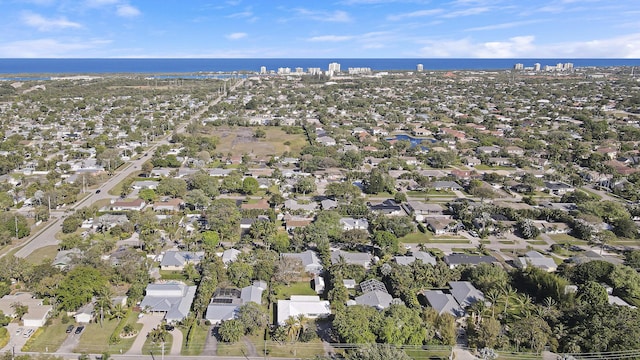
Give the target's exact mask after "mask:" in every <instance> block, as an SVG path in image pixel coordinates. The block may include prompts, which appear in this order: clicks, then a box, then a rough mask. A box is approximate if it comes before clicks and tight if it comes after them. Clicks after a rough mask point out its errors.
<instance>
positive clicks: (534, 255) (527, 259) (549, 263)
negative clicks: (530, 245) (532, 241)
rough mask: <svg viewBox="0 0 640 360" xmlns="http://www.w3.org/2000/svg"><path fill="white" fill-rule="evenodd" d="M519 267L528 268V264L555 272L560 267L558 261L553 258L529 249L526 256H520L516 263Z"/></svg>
mask: <svg viewBox="0 0 640 360" xmlns="http://www.w3.org/2000/svg"><path fill="white" fill-rule="evenodd" d="M515 264H516V266H517V267H519V268H522V269H526V268H527V266H529V265H531V266H533V267H537V268H540V269H542V270H545V271H548V272H554V271H556V269H557V268H558V265H556V262H555V261H553V259H551V258H549V257H546V256H544V255H542V254H540V253H539V252H537V251H528V252H527V253H526V254H524V256H521V257H519V258H518V261H517V262H516V263H515Z"/></svg>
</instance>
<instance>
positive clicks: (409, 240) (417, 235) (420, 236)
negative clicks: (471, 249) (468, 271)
mask: <svg viewBox="0 0 640 360" xmlns="http://www.w3.org/2000/svg"><path fill="white" fill-rule="evenodd" d="M399 240H400V242H401V243H405V244H436V243H440V244H468V243H469V240H468V239H467V238H465V237H463V236H459V235H439V236H434V235H433V234H432V233H430V232H426V233H422V232H414V233H411V234H408V235H406V236H404V237H401V238H400V239H399Z"/></svg>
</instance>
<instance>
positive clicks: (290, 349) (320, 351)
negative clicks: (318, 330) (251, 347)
mask: <svg viewBox="0 0 640 360" xmlns="http://www.w3.org/2000/svg"><path fill="white" fill-rule="evenodd" d="M256 348H258V346H256ZM267 353H268V354H269V356H272V357H295V358H299V359H310V358H313V357H314V356H315V355H324V347H323V346H322V342H321V341H320V339H316V340H313V341H310V342H307V343H301V342H296V343H293V344H292V343H288V342H285V343H283V344H279V343H277V342H269V343H268V344H267Z"/></svg>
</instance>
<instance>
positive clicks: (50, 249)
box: [25, 245, 58, 265]
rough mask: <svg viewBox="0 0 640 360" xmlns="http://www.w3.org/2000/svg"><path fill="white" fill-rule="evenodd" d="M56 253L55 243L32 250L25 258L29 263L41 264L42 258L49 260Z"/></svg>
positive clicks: (53, 257)
mask: <svg viewBox="0 0 640 360" xmlns="http://www.w3.org/2000/svg"><path fill="white" fill-rule="evenodd" d="M57 254H58V246H57V245H49V246H45V247H41V248H39V249H36V250H34V251H33V252H32V253H31V254H29V256H27V257H26V258H25V260H27V261H28V262H30V263H31V264H34V265H37V264H41V263H42V262H43V261H44V260H46V259H48V260H49V262H51V261H52V260H53V259H55V257H56V255H57Z"/></svg>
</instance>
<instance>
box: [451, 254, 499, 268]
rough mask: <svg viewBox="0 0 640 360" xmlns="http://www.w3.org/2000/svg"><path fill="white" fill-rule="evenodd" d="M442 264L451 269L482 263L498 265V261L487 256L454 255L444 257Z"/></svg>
mask: <svg viewBox="0 0 640 360" xmlns="http://www.w3.org/2000/svg"><path fill="white" fill-rule="evenodd" d="M444 262H445V263H446V264H447V265H449V267H450V268H451V269H453V268H454V267H456V266H458V265H463V264H467V265H478V264H482V263H488V264H494V263H498V260H496V258H494V257H493V256H487V255H467V254H459V253H454V254H450V255H447V256H445V257H444Z"/></svg>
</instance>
